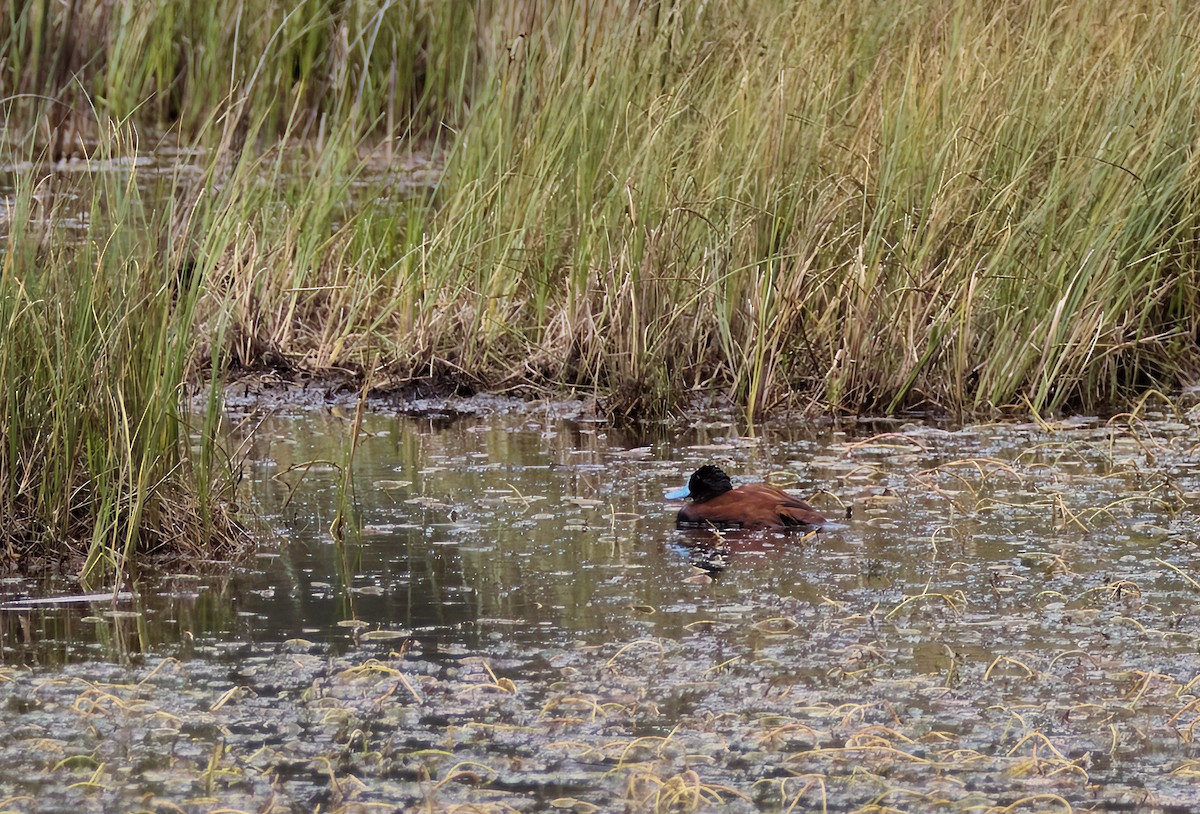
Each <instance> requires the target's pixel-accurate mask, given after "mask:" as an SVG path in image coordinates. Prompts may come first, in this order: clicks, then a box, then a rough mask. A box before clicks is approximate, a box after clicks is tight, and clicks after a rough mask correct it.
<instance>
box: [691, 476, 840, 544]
mask: <svg viewBox="0 0 1200 814" xmlns="http://www.w3.org/2000/svg"><path fill="white" fill-rule="evenodd" d="M688 486H689V489H690V493H689V496H690V497H691V498H692V502H691V503H689V504H687V505H686V506H684V507H683V508H682V509H680V510H679V514H678V515H677V517H676V523H677V524H678V525H680V526H685V527H688V526H693V527H694V526H716V527H718V528H741V529H751V530H770V531H786V530H788V529H803V528H813V527H817V526H823V525H825V523H826V522H827V521H826V519H825V517H824V516H823V515H821V513H820V512H818V511H817V510H816V509H814V508H813V507H812V506H810V505H808V504H807V503H805V502H804V501H803V500H801V499H800V498H798V497H796V496H795V495H790V494H788V493H787V492H785V491H783V490H782V489H776V488H775V487H774V486H768V485H767V484H765V483H750V484H746V485H745V486H740V487H738V488H737V489H734V488H733V484H732V483H730V481H729V477H728V476H727V475H726V474H725V473H724V472H722V471H721V470H720V469H717V468H716V467H715V466H705V467H701V468H700V469H699V470H698V471H697V472H696V474H694V475H692V479H691V481H689V483H688Z"/></svg>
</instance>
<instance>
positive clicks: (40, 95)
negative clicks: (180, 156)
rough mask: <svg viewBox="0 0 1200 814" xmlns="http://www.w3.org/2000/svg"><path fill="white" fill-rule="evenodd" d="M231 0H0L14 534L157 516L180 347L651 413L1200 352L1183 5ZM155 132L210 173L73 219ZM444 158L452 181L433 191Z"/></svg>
mask: <svg viewBox="0 0 1200 814" xmlns="http://www.w3.org/2000/svg"><path fill="white" fill-rule="evenodd" d="M230 19H231V20H232V22H230V23H229V24H225V23H220V24H218V23H216V22H214V21H213V18H212V16H211V15H210V14H208V13H207V11H206V10H205V11H202V10H200V9H190V8H186V7H183V6H179V5H178V4H173V3H167V2H151V3H145V4H136V5H135V4H127V3H118V2H106V1H105V0H70V2H67V3H49V2H42V1H41V0H29V2H22V3H14V2H12V1H11V0H9V2H0V20H3V21H4V26H3V27H0V87H3V88H4V91H3V93H4V94H6V95H5V96H4V97H3V101H2V102H0V105H2V110H3V121H4V131H3V133H2V134H0V145H3V151H4V154H5V161H6V166H8V167H10V169H9V170H8V171H7V172H8V174H9V175H10V176H15V177H16V179H17V180H16V181H15V182H13V183H15V188H16V191H15V193H13V194H12V195H10V196H9V199H10V206H11V207H14V213H13V214H12V215H10V216H9V218H8V220H7V224H8V226H7V227H6V229H7V231H6V234H7V237H6V241H7V242H6V246H5V254H4V258H3V262H4V268H5V272H4V275H5V276H4V280H5V283H4V285H6V286H8V288H7V289H6V291H7V292H8V293H7V294H6V299H5V305H4V307H5V308H6V309H7V310H6V311H5V314H4V317H5V319H6V320H8V323H7V324H9V326H10V332H13V335H15V336H19V337H20V338H21V341H20V342H19V343H17V344H18V345H19V347H20V349H19V350H11V351H10V350H5V351H4V354H11V355H6V356H5V358H4V360H3V362H0V364H2V365H3V373H2V376H3V378H4V382H3V383H2V385H3V386H4V387H6V388H8V390H7V392H8V393H9V395H8V396H6V398H8V399H9V401H8V402H7V403H6V404H7V406H6V407H5V410H4V415H6V416H7V417H8V418H7V419H6V420H7V421H8V427H7V428H6V432H5V436H4V443H5V446H6V448H7V450H8V453H7V455H8V457H7V460H8V463H7V464H6V465H7V466H8V469H7V470H6V473H7V474H8V477H7V478H6V481H7V482H8V483H9V484H10V487H9V490H10V498H9V500H10V509H9V510H11V511H14V512H17V511H18V509H16V508H11V507H15V506H17V505H18V504H21V505H22V506H29V507H34V508H36V511H33V510H32V509H31V510H29V511H25V510H24V509H22V510H21V511H24V514H21V516H22V517H26V518H37V520H36V521H35V520H28V522H29V523H32V524H33V525H31V526H29V528H28V529H26V530H25V531H24V532H22V534H21V535H15V536H13V537H11V538H10V539H13V540H16V539H24V537H23V536H22V535H25V536H29V535H32V536H44V535H47V534H49V535H60V534H61V535H66V536H71V535H75V536H77V535H78V533H79V532H78V530H77V529H76V530H74V531H72V529H74V528H75V527H76V526H77V527H78V528H91V527H92V526H90V525H89V524H91V523H95V524H96V525H95V528H100V529H105V530H104V531H102V532H97V533H98V534H99V536H100V538H103V539H105V540H107V541H108V543H107V544H106V545H107V548H105V549H104V550H106V551H109V552H116V551H125V550H128V549H129V545H130V544H129V543H128V542H127V541H128V540H131V539H133V537H136V536H137V535H138V534H141V532H140V531H138V532H134V531H132V530H133V529H141V528H142V527H143V526H144V525H145V523H144V520H143V519H144V518H145V517H146V516H147V512H148V511H150V513H151V514H153V512H152V511H151V510H150V509H149V508H148V507H149V505H150V504H149V503H147V502H146V501H147V500H149V498H148V497H147V495H149V494H150V493H151V492H150V487H151V486H154V485H159V484H164V483H167V482H169V481H171V479H172V478H179V477H182V475H181V474H180V473H182V472H183V471H185V470H186V469H187V468H188V466H190V465H192V463H195V462H192V463H187V462H188V461H190V460H191V459H190V458H189V456H188V455H187V454H186V450H184V445H182V444H181V443H180V439H181V438H182V437H183V436H182V435H181V434H180V432H181V430H180V427H181V424H180V422H181V420H182V418H181V416H180V414H179V413H178V410H177V408H176V407H171V405H172V404H177V402H178V390H179V387H180V386H181V382H183V381H184V380H186V379H187V378H188V377H189V376H196V375H210V374H216V375H220V374H221V373H222V372H223V371H226V370H228V369H230V368H236V367H239V366H240V367H254V366H262V365H268V366H272V367H276V368H292V369H295V368H316V369H321V368H342V369H348V370H351V371H357V372H363V371H369V372H371V373H372V375H373V378H374V380H376V381H381V382H383V381H387V380H388V379H389V377H390V378H391V380H393V381H395V380H403V379H406V378H411V377H420V376H429V375H434V376H436V377H440V378H442V379H445V380H447V381H449V382H450V383H451V384H453V385H455V386H459V387H464V386H465V387H479V388H494V389H495V388H499V389H505V388H519V387H526V388H530V387H534V388H545V387H549V388H554V389H562V388H567V389H575V390H582V391H586V392H592V393H595V394H597V396H598V397H599V398H600V399H601V401H602V402H603V404H604V405H605V406H606V407H607V408H608V409H610V410H611V411H613V412H618V413H621V412H624V413H631V414H632V413H664V412H668V411H671V410H674V409H678V408H680V407H681V406H683V405H686V404H687V403H688V402H689V400H690V399H692V398H693V397H694V396H696V395H701V394H703V395H708V394H714V393H715V394H720V395H723V396H725V397H727V398H728V399H729V400H731V401H733V402H735V403H738V404H741V405H744V406H745V407H747V408H748V409H749V410H750V411H751V412H752V413H759V412H763V411H765V410H770V409H774V408H778V407H781V406H793V407H794V406H816V407H819V408H822V409H829V410H839V411H843V410H850V411H854V410H858V411H892V410H898V409H901V408H908V407H918V408H920V407H924V408H934V409H945V410H951V411H956V412H959V413H962V414H968V413H975V412H988V411H992V410H995V409H998V408H1002V407H1004V406H1005V405H1010V404H1014V403H1019V404H1026V403H1027V404H1028V406H1031V407H1032V408H1034V409H1036V410H1050V409H1058V408H1062V407H1072V408H1077V409H1088V410H1091V409H1100V408H1103V407H1106V406H1118V405H1121V404H1122V403H1123V402H1125V401H1127V400H1129V399H1131V398H1132V397H1134V396H1135V395H1136V394H1137V393H1138V392H1140V391H1142V390H1144V389H1146V388H1152V387H1155V388H1161V389H1170V388H1176V387H1178V386H1180V385H1181V384H1183V383H1186V382H1188V381H1190V380H1191V378H1192V377H1193V376H1194V375H1195V373H1196V371H1197V370H1198V369H1200V365H1198V361H1200V359H1198V353H1197V331H1198V314H1197V306H1198V302H1197V295H1196V293H1195V292H1196V291H1197V280H1196V275H1197V269H1198V268H1200V205H1198V203H1200V167H1198V162H1200V158H1198V156H1197V149H1196V145H1197V144H1200V123H1198V120H1197V117H1196V114H1195V111H1196V110H1200V67H1198V66H1200V59H1198V58H1197V57H1200V53H1198V51H1200V48H1198V47H1197V44H1196V40H1195V39H1194V38H1193V37H1191V36H1190V35H1189V33H1188V32H1190V31H1194V30H1200V10H1197V9H1196V8H1195V7H1193V6H1192V5H1190V4H1157V3H1149V2H1140V1H1139V0H1118V2H1099V0H1084V2H1079V3H1073V4H1062V3H1052V2H1048V0H999V1H998V2H992V3H971V2H967V0H922V1H919V2H913V3H906V4H904V5H903V7H892V6H880V5H879V4H873V3H852V4H849V5H847V4H846V3H844V2H843V3H834V2H829V0H805V2H800V3H794V4H785V5H781V4H779V3H775V2H772V1H771V0H748V1H747V2H745V3H741V4H737V5H736V7H735V6H733V5H730V4H719V3H707V4H700V3H683V2H678V3H676V2H668V1H667V0H660V2H650V3H642V4H633V5H630V4H628V3H623V2H621V3H619V2H615V0H612V1H611V2H610V1H609V0H596V1H595V2H584V1H583V0H581V1H580V2H578V3H574V4H569V3H568V4H542V3H534V2H528V1H527V0H494V1H493V2H478V3H466V2H455V1H454V0H451V2H432V0H402V1H401V2H390V1H389V0H376V1H375V2H366V1H365V0H354V1H352V2H343V3H331V2H327V0H307V1H306V2H304V3H300V4H298V5H297V4H283V3H279V2H277V0H245V1H244V2H242V3H239V4H236V5H235V7H234V8H233V10H232V12H231V17H230ZM112 132H119V133H131V134H133V135H132V136H131V137H130V138H129V143H123V142H121V141H119V140H116V141H115V140H114V139H113V138H112V137H111V135H110V133H112ZM163 133H166V134H167V137H168V138H167V139H166V140H167V141H175V142H179V143H181V144H183V145H184V146H188V147H194V148H198V149H199V150H201V155H202V156H203V157H202V158H201V159H200V164H201V169H200V171H199V172H184V171H182V170H181V171H180V172H179V173H178V175H177V176H176V177H174V178H168V182H167V183H166V188H165V189H163V190H160V192H161V193H162V194H161V197H156V198H155V200H154V202H153V203H149V201H148V199H147V198H146V197H145V195H146V193H144V192H143V191H141V189H140V188H138V187H136V185H130V184H128V183H126V182H124V181H123V182H121V183H118V182H117V180H115V179H117V177H118V176H116V175H112V176H106V175H104V173H97V174H95V178H96V179H97V181H98V182H99V183H98V184H97V187H96V188H97V189H100V190H101V192H100V193H97V195H98V197H95V198H92V199H91V200H92V209H93V210H95V211H94V213H93V214H94V217H89V218H88V219H87V220H86V223H87V230H85V234H86V239H85V240H82V241H78V242H77V241H75V240H74V238H71V237H69V236H66V235H68V234H69V232H63V231H62V230H61V229H59V228H58V225H59V224H60V221H61V220H62V213H63V212H64V211H65V210H62V209H61V206H60V205H59V204H56V203H55V199H54V197H53V196H52V195H49V193H50V192H52V191H54V190H56V189H57V188H58V186H59V185H60V184H61V178H60V174H59V172H58V171H55V170H51V169H47V168H48V167H51V166H52V165H53V162H54V161H55V160H57V159H60V158H63V157H67V156H72V155H74V156H84V155H91V156H97V155H111V156H114V157H120V156H124V157H128V156H130V155H134V154H136V153H137V152H138V151H139V150H147V149H151V148H150V145H151V144H156V143H159V142H160V139H161V138H162V136H161V134H163ZM30 145H32V146H30ZM106 151H107V152H106ZM29 157H32V158H34V159H40V161H41V163H39V161H38V160H35V161H34V163H33V164H31V165H25V164H20V166H21V167H26V166H29V167H33V169H25V170H18V169H15V168H16V167H17V166H18V163H17V161H16V159H17V158H29ZM421 161H426V162H428V164H429V165H431V166H433V167H434V168H435V171H436V174H437V179H438V180H437V181H436V182H435V183H434V184H432V185H431V186H430V187H429V188H420V185H419V184H417V185H416V187H417V188H416V189H414V188H413V185H412V184H410V183H408V182H407V181H408V178H409V175H408V172H409V171H408V170H407V169H405V168H406V167H408V166H409V165H411V164H413V163H417V164H419V163H420V162H421ZM90 194H91V193H89V195H90ZM47 201H50V203H46V202H47ZM54 206H60V208H59V209H54ZM47 207H50V208H47ZM101 224H103V226H101ZM179 269H194V270H195V273H194V274H187V275H184V277H185V278H186V279H187V280H188V281H189V282H188V284H187V286H184V287H183V288H186V292H183V290H182V289H181V288H180V287H179V285H178V283H173V282H172V280H177V279H178V270H179ZM192 281H194V282H192ZM173 286H174V289H173V288H172V287H173ZM185 294H186V295H185ZM31 320H32V321H31ZM134 325H136V326H138V328H137V330H134V329H133V328H131V327H130V326H134ZM8 344H12V343H8ZM375 360H378V361H377V362H376V361H375ZM85 397H86V398H85ZM97 399H99V401H97ZM76 403H80V404H84V405H90V406H88V407H87V408H86V409H84V410H82V411H78V412H77V411H75V410H74V407H73V405H75V404H76ZM78 416H83V417H82V418H81V417H78ZM81 422H82V423H83V424H87V425H88V426H90V427H93V428H100V429H93V430H91V431H88V432H81V433H77V432H76V431H75V429H74V428H75V427H76V426H77V425H78V424H80V423H81ZM89 422H90V423H89ZM101 429H102V431H101ZM101 436H103V437H105V438H108V439H111V442H110V443H108V444H107V445H103V444H98V443H97V442H96V440H95V439H97V438H100V437H101ZM79 438H90V439H92V442H91V443H92V446H88V445H87V444H85V443H82V442H81V441H79V440H77V439H79ZM71 439H76V440H71ZM205 449H207V448H202V452H201V455H200V456H199V457H198V458H197V459H196V460H197V461H198V462H199V466H200V468H201V469H204V468H205V467H207V466H208V464H209V463H210V462H212V461H213V460H214V459H212V458H211V457H210V456H211V454H212V451H211V450H208V451H204V450H205ZM173 450H174V451H173ZM180 450H184V451H180ZM34 461H37V462H38V464H37V468H34V467H33V464H32V462H34ZM101 472H108V473H115V474H110V475H108V476H102V475H100V474H97V473H101ZM31 473H33V474H31ZM80 473H83V474H84V476H83V477H80ZM210 474H211V473H208V474H206V475H205V476H204V477H202V478H200V479H199V480H193V481H192V482H193V484H195V483H201V482H204V483H207V482H210V480H209V475H210ZM189 477H190V476H189ZM12 484H15V485H12ZM68 484H85V485H84V486H78V485H68ZM97 484H109V485H105V486H99V485H97ZM115 484H120V486H119V488H118V486H116V485H115ZM39 490H45V494H44V496H40V495H42V492H41V491H39ZM197 494H198V493H197ZM64 498H69V499H64ZM200 505H204V501H203V500H201V501H200ZM79 506H84V507H88V508H87V510H86V511H85V510H83V509H79V508H77V507H79ZM6 511H7V510H6ZM81 518H82V519H81ZM151 525H152V524H151ZM122 535H125V536H122ZM151 536H153V535H151ZM164 536H165V535H164ZM106 556H107V557H108V559H109V560H112V561H114V562H115V561H116V560H117V559H118V558H117V557H116V555H114V554H111V553H110V554H108V555H106Z"/></svg>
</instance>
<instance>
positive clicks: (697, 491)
mask: <svg viewBox="0 0 1200 814" xmlns="http://www.w3.org/2000/svg"><path fill="white" fill-rule="evenodd" d="M732 488H733V481H731V480H729V476H728V475H726V474H725V472H724V471H723V470H722V469H720V467H716V466H713V465H712V464H707V465H705V466H702V467H700V468H699V469H697V470H696V471H695V472H693V473H692V477H691V478H690V479H689V480H688V497H690V498H691V499H692V500H694V501H695V502H696V503H703V502H704V501H706V500H711V499H712V498H714V497H716V496H717V495H722V494H725V493H726V492H728V491H729V490H730V489H732Z"/></svg>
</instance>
